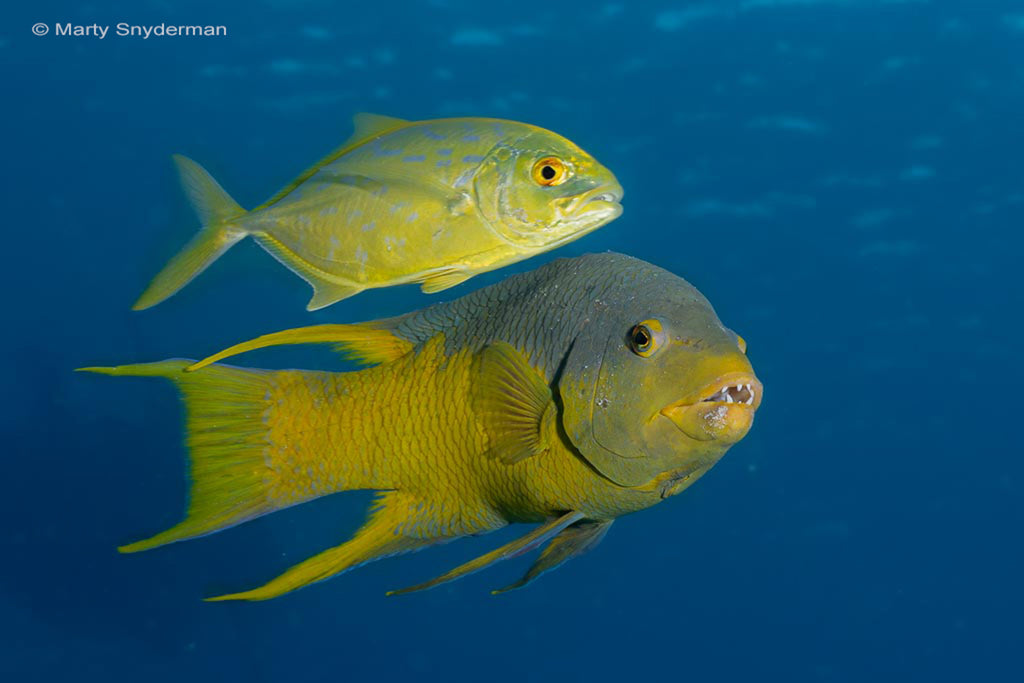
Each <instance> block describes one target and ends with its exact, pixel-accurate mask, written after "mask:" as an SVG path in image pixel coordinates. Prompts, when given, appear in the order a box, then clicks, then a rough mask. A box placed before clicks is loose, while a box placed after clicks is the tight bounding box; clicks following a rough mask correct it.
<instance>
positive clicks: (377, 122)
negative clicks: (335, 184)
mask: <svg viewBox="0 0 1024 683" xmlns="http://www.w3.org/2000/svg"><path fill="white" fill-rule="evenodd" d="M409 123H410V122H409V121H406V120H405V119H396V118H394V117H393V116H381V115H380V114H366V113H361V114H356V115H355V116H353V117H352V125H353V127H354V128H355V131H354V132H353V133H352V135H351V136H350V137H349V139H348V140H346V141H345V142H344V143H343V144H342V145H341V147H338V148H337V149H336V150H334V151H333V152H331V153H330V154H328V155H327V156H325V157H324V158H323V159H321V160H320V161H318V162H316V163H315V164H313V165H312V166H310V167H309V168H307V169H306V170H305V171H303V172H302V174H301V175H299V177H298V178H296V179H295V180H293V181H292V182H290V183H288V184H287V185H286V186H284V187H283V188H281V190H279V191H278V192H277V194H275V195H274V196H273V197H271V198H270V199H268V200H267V201H265V202H264V203H263V204H260V205H259V206H258V207H256V208H255V209H253V211H256V210H258V209H265V208H267V207H268V206H270V205H271V204H274V203H275V202H277V201H279V200H281V199H282V198H284V197H285V196H287V195H288V193H290V192H291V191H292V190H294V189H295V188H296V187H298V186H299V185H301V184H302V183H304V182H306V181H307V180H309V178H310V177H311V176H312V175H313V174H315V173H316V172H317V171H319V170H320V169H321V168H323V167H324V166H326V165H327V164H329V163H331V162H332V161H334V160H335V159H337V158H339V157H340V156H342V155H343V154H346V153H347V152H348V151H349V150H351V149H352V148H353V147H355V146H356V145H358V144H360V143H362V142H364V141H366V140H369V139H370V138H373V137H377V136H378V135H382V134H383V133H386V132H388V131H389V130H394V129H396V128H401V127H403V126H407V125H409Z"/></svg>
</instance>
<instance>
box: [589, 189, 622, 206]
mask: <svg viewBox="0 0 1024 683" xmlns="http://www.w3.org/2000/svg"><path fill="white" fill-rule="evenodd" d="M622 197H623V191H622V187H621V186H620V185H602V186H600V187H595V188H594V189H593V190H590V191H589V192H584V193H583V195H581V196H580V198H579V206H581V207H582V206H587V205H589V204H593V203H597V202H602V203H604V204H610V205H614V206H618V205H619V203H620V202H622Z"/></svg>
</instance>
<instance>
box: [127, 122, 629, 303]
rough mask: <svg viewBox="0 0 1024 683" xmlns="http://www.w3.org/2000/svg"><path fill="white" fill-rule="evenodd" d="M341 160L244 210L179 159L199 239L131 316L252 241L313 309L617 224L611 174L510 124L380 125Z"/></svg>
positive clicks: (456, 276) (448, 282) (332, 159)
mask: <svg viewBox="0 0 1024 683" xmlns="http://www.w3.org/2000/svg"><path fill="white" fill-rule="evenodd" d="M355 126H356V131H355V134H354V135H353V136H352V138H351V139H350V140H349V141H348V142H346V143H345V144H344V145H343V146H342V147H341V148H340V149H338V150H336V151H335V152H334V153H333V154H331V155H330V156H328V157H327V158H326V159H324V160H322V161H321V162H320V163H319V164H317V165H316V166H314V167H313V168H311V169H309V170H308V171H306V172H305V173H303V174H302V175H301V176H299V178H297V179H296V180H295V181H294V182H293V183H292V184H291V185H289V186H288V187H286V188H284V189H283V190H281V191H280V192H278V193H277V194H276V195H275V196H274V197H273V198H271V199H270V200H269V201H268V202H266V203H265V204H263V205H261V206H259V207H257V208H255V209H253V210H252V211H248V212H247V211H245V210H244V209H242V208H241V207H240V206H239V205H238V204H236V203H235V202H234V200H232V199H231V198H230V197H229V196H228V195H227V194H226V193H225V192H224V190H223V189H221V187H220V186H219V185H218V184H217V182H216V181H215V180H214V179H213V178H212V177H210V175H209V174H208V173H206V171H204V170H203V169H202V168H201V167H200V166H199V165H198V164H196V163H195V162H193V161H191V160H189V159H186V158H184V157H180V156H178V157H175V162H176V163H177V165H178V170H179V173H180V175H181V179H182V184H183V186H184V187H185V190H186V192H187V193H188V195H189V197H190V199H191V200H192V203H193V204H194V205H195V207H196V209H197V211H198V213H199V214H200V219H201V220H202V222H203V225H204V229H203V231H202V232H200V233H199V235H197V236H196V238H195V239H193V240H192V242H191V243H189V245H188V246H186V247H185V249H184V250H183V251H182V252H181V253H180V254H179V255H178V256H177V257H175V258H174V259H173V260H172V261H171V262H170V263H169V264H168V265H167V266H166V267H165V268H164V270H163V271H161V272H160V274H158V275H157V277H156V278H155V279H154V280H153V282H152V283H151V284H150V286H149V288H148V289H147V290H146V291H145V292H144V293H143V294H142V296H141V297H140V298H139V300H138V302H137V303H136V304H135V308H137V309H142V308H148V307H150V306H153V305H155V304H157V303H159V302H160V301H162V300H164V299H165V298H167V297H169V296H171V295H172V294H174V293H175V292H176V291H178V289H180V288H181V287H183V286H184V285H185V284H187V283H188V282H189V281H190V280H191V279H192V278H193V277H195V276H196V275H197V274H199V273H200V272H201V271H202V270H203V269H205V268H206V267H207V266H208V265H209V264H210V263H212V262H213V261H214V260H216V259H217V258H218V257H219V256H220V255H221V254H223V253H224V252H225V251H226V250H227V249H228V248H230V247H231V246H232V245H233V244H235V243H236V242H238V241H239V240H241V239H243V238H244V237H246V236H250V235H251V236H252V237H253V238H254V239H255V240H256V241H257V242H258V243H259V244H260V245H261V246H262V247H263V248H265V249H266V250H267V251H269V252H270V253H271V254H273V255H274V256H275V257H276V258H277V259H278V260H280V261H281V262H282V263H283V264H285V265H286V266H288V267H289V268H291V269H292V270H293V271H295V272H296V273H297V274H298V275H300V276H302V277H303V278H305V279H306V280H307V281H308V282H309V283H310V284H311V285H312V286H313V288H314V290H315V293H314V296H313V299H312V300H311V301H310V303H309V308H310V309H316V308H322V307H324V306H328V305H330V304H332V303H334V302H336V301H339V300H340V299H344V298H345V297H349V296H352V295H354V294H357V293H359V292H361V291H363V290H364V289H369V288H373V287H388V286H391V285H399V284H404V283H410V282H416V283H421V285H422V288H423V290H424V291H427V292H436V291H440V290H442V289H446V288H448V287H452V286H454V285H456V284H459V283H460V282H463V281H464V280H466V279H468V278H470V277H472V276H473V275H476V274H477V273H481V272H484V271H488V270H493V269H495V268H499V267H501V266H503V265H506V264H508V263H512V262H515V261H519V260H522V259H524V258H528V257H529V256H531V255H533V254H536V253H539V252H543V251H547V250H549V249H553V248H555V247H557V246H559V245H561V244H564V243H566V242H569V241H572V240H574V239H576V238H578V237H580V236H581V235H584V234H586V233H588V232H590V231H592V230H595V229H596V228H598V227H600V226H602V225H604V224H605V223H607V222H608V221H610V220H612V219H614V218H615V217H617V216H618V215H619V214H620V213H621V211H622V207H621V205H620V204H619V200H620V199H621V197H622V188H621V187H620V186H619V184H618V182H617V181H616V180H615V177H614V176H613V175H612V174H611V172H610V171H608V169H606V168H605V167H603V166H601V165H600V164H599V163H597V161H595V160H594V159H593V157H591V156H590V155H589V154H587V153H586V152H584V151H583V150H582V149H580V148H579V147H577V146H576V145H575V144H573V143H572V142H570V141H569V140H566V139H565V138H563V137H562V136H560V135H557V134H555V133H552V132H551V131H547V130H544V129H542V128H538V127H536V126H531V125H529V124H525V123H518V122H515V121H502V120H498V119H483V118H459V119H439V120H433V121H416V122H411V121H403V120H401V119H394V118H389V117H384V116H375V115H372V114H360V115H358V116H357V117H356V119H355Z"/></svg>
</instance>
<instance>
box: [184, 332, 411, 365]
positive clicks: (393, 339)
mask: <svg viewBox="0 0 1024 683" xmlns="http://www.w3.org/2000/svg"><path fill="white" fill-rule="evenodd" d="M282 344H334V346H335V348H336V349H338V351H340V352H342V353H344V354H345V355H346V356H347V357H348V358H349V359H351V360H354V361H357V362H359V363H365V364H376V363H389V362H391V361H393V360H395V359H397V358H401V357H402V356H404V355H405V354H406V353H408V352H409V351H410V350H412V347H413V345H412V342H409V341H406V340H405V339H402V338H401V337H397V336H395V335H394V333H392V332H391V331H390V330H388V329H385V328H383V327H377V326H375V325H374V324H372V323H363V324H359V325H312V326H310V327H297V328H295V329H293V330H282V331H280V332H272V333H271V334H265V335H263V336H261V337H256V338H255V339H250V340H249V341H247V342H242V343H241V344H235V345H234V346H231V347H228V348H226V349H224V350H223V351H221V352H219V353H215V354H213V355H212V356H209V357H207V358H204V359H203V360H201V361H198V362H196V363H193V364H192V365H190V366H188V367H187V368H185V371H186V372H195V371H196V370H200V369H202V368H205V367H206V366H207V365H210V364H211V363H216V362H217V361H219V360H223V359H224V358H227V357H229V356H235V355H237V354H239V353H245V352H246V351H254V350H256V349H264V348H266V347H268V346H280V345H282Z"/></svg>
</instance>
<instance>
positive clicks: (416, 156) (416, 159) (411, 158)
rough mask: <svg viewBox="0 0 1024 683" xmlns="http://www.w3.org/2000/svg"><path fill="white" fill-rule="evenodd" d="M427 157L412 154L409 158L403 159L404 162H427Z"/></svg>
mask: <svg viewBox="0 0 1024 683" xmlns="http://www.w3.org/2000/svg"><path fill="white" fill-rule="evenodd" d="M426 160H427V157H426V155H424V154H411V155H409V156H407V157H402V161H426Z"/></svg>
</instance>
